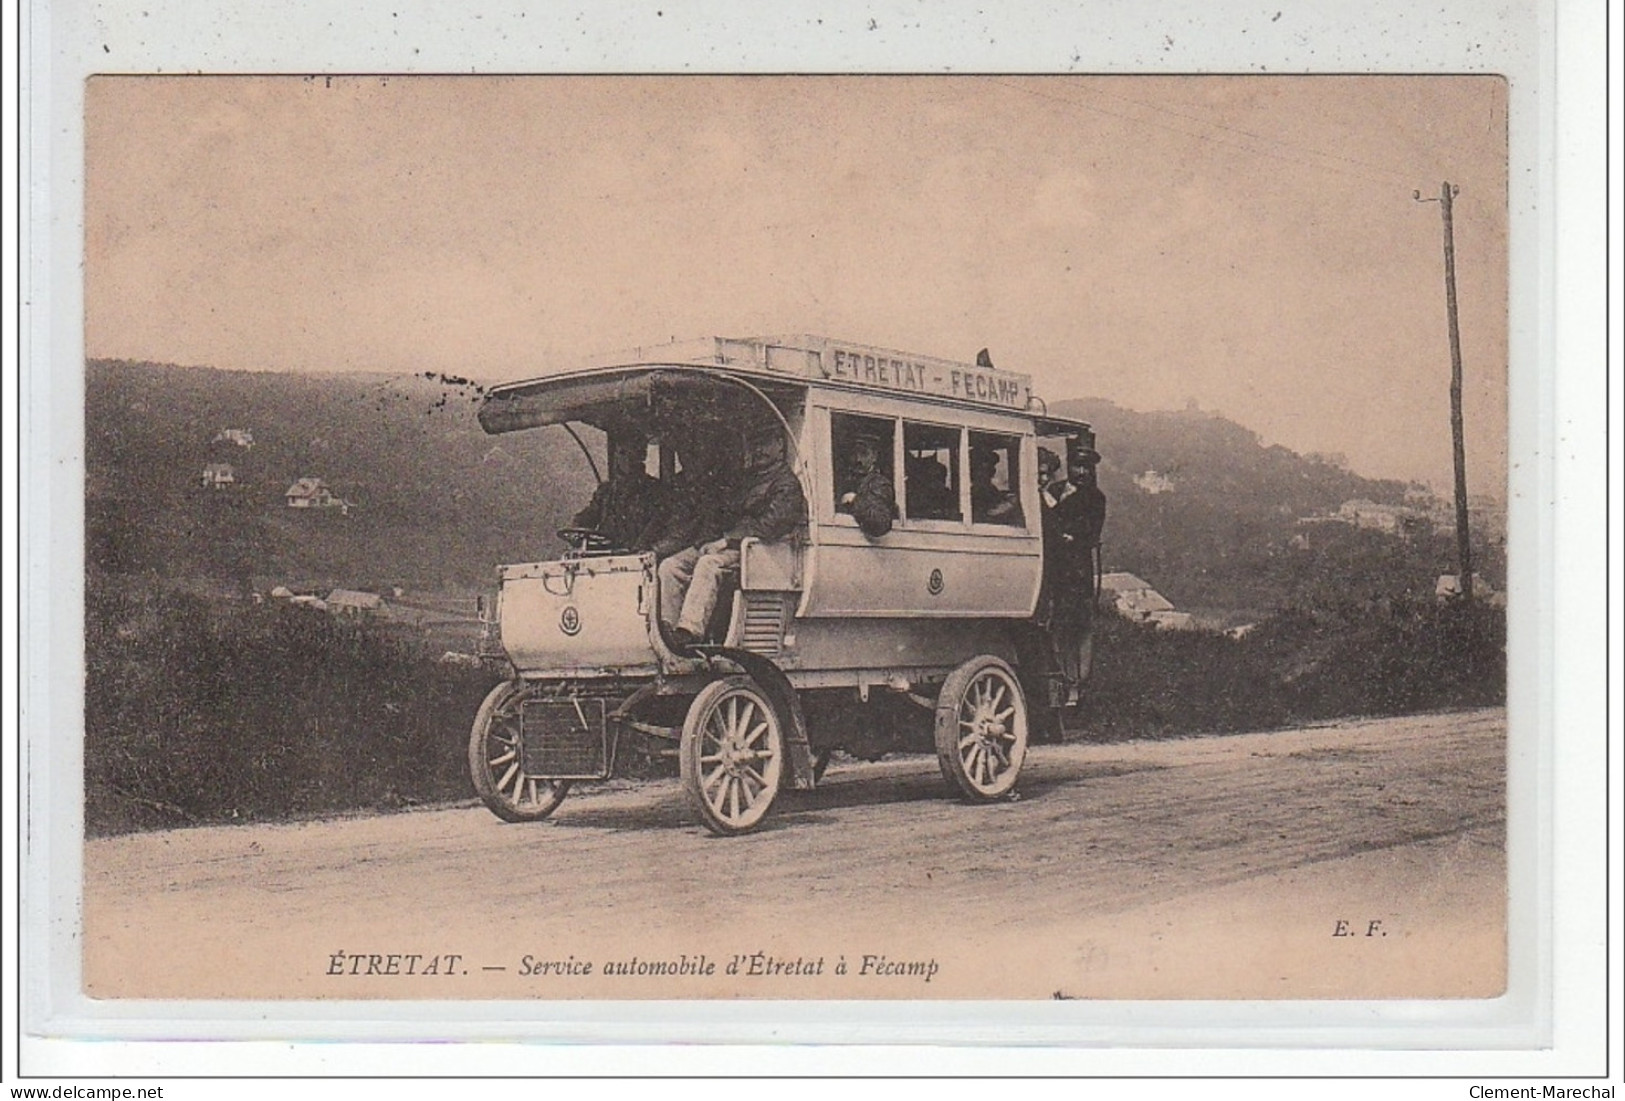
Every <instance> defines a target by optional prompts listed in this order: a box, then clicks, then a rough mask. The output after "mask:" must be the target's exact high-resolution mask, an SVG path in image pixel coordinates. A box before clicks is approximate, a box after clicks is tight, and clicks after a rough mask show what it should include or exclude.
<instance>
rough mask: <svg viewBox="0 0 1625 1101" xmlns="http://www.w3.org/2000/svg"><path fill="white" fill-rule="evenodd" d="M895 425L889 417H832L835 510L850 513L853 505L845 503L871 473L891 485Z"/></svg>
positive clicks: (839, 414) (841, 414)
mask: <svg viewBox="0 0 1625 1101" xmlns="http://www.w3.org/2000/svg"><path fill="white" fill-rule="evenodd" d="M894 432H895V426H894V424H893V422H892V421H891V420H890V418H885V417H860V416H857V415H856V414H854V413H831V414H830V415H829V441H830V457H831V459H832V460H833V462H834V465H835V471H834V474H835V476H834V477H833V478H832V479H830V481H831V484H833V485H834V486H835V511H837V512H845V513H850V512H851V511H852V504H851V502H850V501H849V500H844V499H845V498H847V497H848V496H849V495H853V494H855V493H856V492H857V489H858V483H859V482H861V481H862V480H863V478H864V476H865V475H867V474H868V473H869V472H870V471H871V470H877V471H879V472H880V474H881V475H882V476H883V477H884V478H885V479H886V480H887V481H888V482H890V483H891V484H892V485H896V484H897V483H896V480H895V479H894V478H893V476H892V440H893V438H894V436H893V433H894Z"/></svg>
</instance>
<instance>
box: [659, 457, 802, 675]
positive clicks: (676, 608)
mask: <svg viewBox="0 0 1625 1101" xmlns="http://www.w3.org/2000/svg"><path fill="white" fill-rule="evenodd" d="M734 503H735V504H736V505H737V508H736V509H734V510H732V511H733V516H732V518H731V521H730V522H729V523H728V524H727V526H726V527H725V528H724V530H723V532H722V534H721V535H720V536H719V537H717V538H714V539H711V540H709V541H708V542H705V543H701V544H699V545H698V546H691V547H689V548H687V549H686V550H682V551H679V552H678V553H676V554H674V555H672V556H671V557H670V558H667V559H665V560H664V561H662V562H661V563H660V567H659V571H660V621H661V623H662V624H664V625H665V627H666V628H667V630H668V631H669V633H670V635H671V639H672V642H673V643H674V644H675V645H676V646H677V648H678V649H686V648H687V647H689V646H692V645H693V644H694V643H696V642H699V641H700V640H701V639H703V638H704V637H705V633H706V628H707V626H708V625H709V624H710V622H711V615H712V613H713V612H715V611H716V608H717V601H718V600H719V599H720V598H721V596H722V588H723V585H724V584H725V583H726V582H728V581H731V580H733V579H734V578H735V577H737V576H738V573H739V547H740V544H741V543H743V542H744V541H745V540H746V539H759V540H761V541H762V542H764V543H773V542H777V541H779V540H781V539H785V538H787V537H789V536H790V535H791V534H793V533H794V532H795V531H797V530H798V529H799V528H800V527H801V525H802V524H804V523H805V522H806V519H807V498H806V496H805V495H804V494H803V493H802V492H801V480H800V479H798V478H797V477H796V475H795V472H794V471H793V470H791V469H790V464H789V463H788V462H786V461H785V457H784V437H783V436H781V435H780V434H779V433H778V432H777V431H774V430H771V429H761V430H759V431H758V433H757V434H756V436H755V437H754V438H753V439H752V440H751V442H750V445H749V449H748V450H747V452H746V455H745V477H744V482H743V487H742V489H741V491H740V493H739V496H738V497H737V498H736V500H735V502H734Z"/></svg>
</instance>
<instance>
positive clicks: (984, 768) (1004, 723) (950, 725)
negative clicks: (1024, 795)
mask: <svg viewBox="0 0 1625 1101" xmlns="http://www.w3.org/2000/svg"><path fill="white" fill-rule="evenodd" d="M936 741H937V764H938V765H940V766H941V768H942V777H943V779H945V780H947V781H948V784H949V786H950V787H952V788H953V789H954V790H956V791H958V792H960V793H961V794H963V795H964V796H966V797H967V798H969V799H974V800H977V801H978V802H986V801H989V800H992V799H999V798H1002V797H1003V796H1005V795H1008V794H1009V793H1010V791H1011V790H1012V789H1013V788H1014V787H1015V786H1016V777H1017V776H1019V775H1020V773H1021V763H1022V761H1023V760H1025V759H1026V756H1027V701H1026V698H1025V697H1024V696H1023V695H1022V692H1021V681H1020V680H1019V679H1017V677H1016V674H1015V670H1013V669H1011V668H1010V666H1009V665H1007V664H1005V663H1004V662H1003V661H1000V660H999V659H998V658H996V657H991V656H987V655H983V656H982V657H976V658H972V659H971V660H969V661H967V662H966V663H965V664H963V665H961V666H960V667H959V668H958V669H955V670H954V671H953V673H952V674H951V675H950V676H949V677H948V679H947V681H946V682H945V683H944V684H943V686H942V691H941V692H940V693H938V695H937V719H936Z"/></svg>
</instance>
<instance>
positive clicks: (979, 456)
mask: <svg viewBox="0 0 1625 1101" xmlns="http://www.w3.org/2000/svg"><path fill="white" fill-rule="evenodd" d="M970 518H971V520H972V522H974V523H978V524H1005V525H1008V526H1010V527H1015V528H1019V527H1024V526H1025V525H1026V520H1025V518H1024V517H1023V515H1022V511H1021V437H1020V436H1003V435H995V434H994V433H991V432H972V433H971V434H970Z"/></svg>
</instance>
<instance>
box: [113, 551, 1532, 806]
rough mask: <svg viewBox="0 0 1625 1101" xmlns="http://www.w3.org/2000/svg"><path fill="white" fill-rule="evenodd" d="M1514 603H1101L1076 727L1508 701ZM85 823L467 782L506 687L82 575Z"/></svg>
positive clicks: (383, 802)
mask: <svg viewBox="0 0 1625 1101" xmlns="http://www.w3.org/2000/svg"><path fill="white" fill-rule="evenodd" d="M1505 632H1506V626H1505V617H1504V614H1503V613H1502V612H1501V611H1500V609H1497V608H1491V607H1487V606H1485V605H1483V604H1471V605H1469V604H1462V603H1455V604H1446V605H1437V604H1434V603H1432V602H1422V601H1413V602H1407V601H1402V600H1396V601H1387V600H1383V601H1373V602H1369V603H1366V604H1363V605H1351V606H1349V607H1343V608H1333V609H1313V610H1308V609H1299V610H1287V611H1283V612H1281V613H1279V614H1277V615H1275V616H1273V617H1271V618H1270V619H1267V620H1265V621H1264V622H1262V623H1260V624H1259V625H1258V626H1257V627H1256V628H1254V629H1253V630H1252V631H1250V632H1249V633H1247V634H1245V635H1244V636H1243V637H1241V638H1231V637H1229V636H1226V635H1221V634H1216V633H1211V632H1199V631H1164V630H1157V629H1155V628H1153V627H1150V626H1146V625H1140V624H1132V623H1128V622H1125V621H1123V620H1120V619H1118V618H1116V617H1115V616H1105V617H1103V619H1102V621H1101V622H1100V624H1099V628H1098V634H1097V640H1098V641H1097V645H1096V651H1095V652H1096V657H1095V667H1094V675H1093V677H1092V678H1091V680H1090V683H1089V685H1088V689H1087V691H1086V693H1085V695H1084V699H1083V703H1082V706H1081V707H1080V708H1079V710H1078V711H1077V712H1076V713H1074V714H1072V715H1069V716H1068V719H1067V727H1068V730H1067V740H1069V741H1080V740H1118V739H1128V738H1166V737H1183V736H1191V735H1198V734H1208V733H1221V732H1232V731H1244V730H1267V729H1270V728H1276V727H1281V726H1287V725H1296V724H1301V723H1304V722H1312V721H1317V720H1324V719H1332V718H1337V717H1342V716H1351V715H1385V714H1400V713H1408V712H1415V711H1424V710H1431V709H1439V708H1460V707H1478V706H1490V705H1495V704H1500V703H1504V702H1505V698H1506V658H1505V645H1504V642H1505ZM85 641H86V659H87V669H86V682H85V826H86V832H87V834H89V835H92V836H94V835H99V834H108V833H118V832H124V831H128V830H135V829H149V828H159V827H167V826H179V825H188V824H198V823H210V822H231V821H254V820H266V819H284V818H296V817H301V816H306V815H316V814H325V813H336V812H343V811H352V810H382V809H398V808H403V807H408V806H411V805H414V804H419V803H431V802H440V801H446V800H455V799H463V798H468V797H469V796H470V794H471V791H470V786H469V781H468V778H467V772H466V764H465V747H466V744H467V736H468V729H469V724H470V723H471V721H472V719H473V716H474V713H475V711H476V710H477V709H478V707H479V704H480V701H481V699H482V698H483V697H484V695H485V693H486V692H487V691H488V690H489V689H490V687H491V686H492V685H493V684H495V683H496V681H497V674H496V673H495V672H492V671H490V670H487V669H480V668H468V667H462V666H455V665H443V664H440V663H437V662H436V661H434V660H433V655H431V654H430V653H428V652H426V651H425V650H424V648H423V647H422V646H421V645H417V644H413V643H409V642H403V641H399V640H397V639H394V638H390V637H387V636H384V635H380V634H378V633H375V632H372V631H369V630H368V629H367V628H366V627H364V626H358V625H349V624H345V623H342V622H340V621H338V620H336V619H334V618H332V617H330V616H328V615H325V614H322V613H320V612H315V611H311V610H309V609H305V608H299V607H290V606H288V605H286V604H283V603H281V602H275V601H274V602H270V603H267V604H263V605H248V604H243V603H238V602H231V601H226V600H222V599H219V598H209V597H205V596H199V595H193V594H188V593H185V592H177V591H166V590H162V589H159V588H157V587H150V588H141V587H138V586H131V585H128V584H113V583H111V582H109V581H106V580H103V581H101V582H94V581H93V583H92V585H91V587H90V589H89V591H88V592H87V616H86V639H85Z"/></svg>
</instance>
